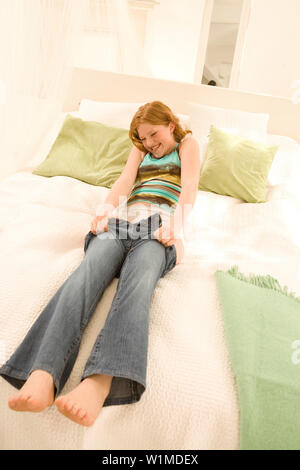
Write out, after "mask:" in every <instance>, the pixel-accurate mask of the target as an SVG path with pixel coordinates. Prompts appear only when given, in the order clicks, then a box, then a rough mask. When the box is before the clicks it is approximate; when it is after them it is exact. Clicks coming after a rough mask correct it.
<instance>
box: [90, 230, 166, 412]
mask: <svg viewBox="0 0 300 470" xmlns="http://www.w3.org/2000/svg"><path fill="white" fill-rule="evenodd" d="M134 225H136V224H134ZM156 228H157V227H154V228H153V231H154V230H156ZM165 266H166V255H165V247H164V246H163V245H162V244H161V243H159V242H158V241H157V240H154V239H152V240H151V239H141V238H139V239H137V240H134V241H133V242H132V245H131V248H130V250H129V251H128V254H127V257H126V260H125V262H124V264H123V266H122V269H121V273H120V279H119V282H118V287H117V291H116V294H115V296H114V299H113V302H112V305H111V308H110V311H109V313H108V316H107V318H106V322H105V325H104V327H103V329H102V330H101V332H100V334H99V335H98V337H97V339H96V342H95V344H94V347H93V349H92V352H91V355H90V357H89V359H88V361H87V363H86V366H85V370H84V372H83V376H82V380H83V379H84V378H85V377H88V376H90V375H93V374H107V375H111V376H113V380H112V384H111V389H110V393H109V395H108V397H107V398H106V400H105V402H104V405H103V406H108V405H120V404H128V403H134V402H136V401H138V400H139V399H140V397H141V395H142V393H143V392H144V390H145V388H146V368H147V350H148V329H149V311H150V306H151V299H152V295H153V291H154V289H155V286H156V284H157V282H158V280H159V279H160V277H161V276H162V274H163V272H164V270H165Z"/></svg>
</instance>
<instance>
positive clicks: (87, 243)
mask: <svg viewBox="0 0 300 470" xmlns="http://www.w3.org/2000/svg"><path fill="white" fill-rule="evenodd" d="M95 236H96V235H94V234H93V232H91V231H90V232H89V233H88V234H87V235H86V236H85V239H84V248H83V249H84V252H86V250H87V247H88V246H89V243H90V241H91V239H92V238H93V237H95Z"/></svg>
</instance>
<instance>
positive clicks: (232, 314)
mask: <svg viewBox="0 0 300 470" xmlns="http://www.w3.org/2000/svg"><path fill="white" fill-rule="evenodd" d="M238 269H239V268H238V266H233V267H232V268H231V269H230V270H228V271H217V272H216V280H217V288H218V293H219V299H220V305H221V308H222V312H223V318H224V328H225V337H226V343H227V346H228V350H229V355H230V359H231V364H232V369H233V373H234V376H235V380H236V385H237V393H238V399H239V407H240V449H243V450H244V449H259V450H270V449H276V450H277V449H278V450H287V449H289V450H296V449H298V450H299V449H300V298H298V297H296V295H295V293H294V292H291V293H289V292H288V289H287V287H284V288H282V287H281V286H280V285H279V282H278V281H277V280H276V279H274V278H273V277H271V276H269V275H267V276H256V275H253V274H250V275H249V277H248V278H246V277H245V276H244V275H243V274H241V273H240V272H239V270H238Z"/></svg>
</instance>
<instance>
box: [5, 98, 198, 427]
mask: <svg viewBox="0 0 300 470" xmlns="http://www.w3.org/2000/svg"><path fill="white" fill-rule="evenodd" d="M188 134H192V131H191V130H189V129H188V130H184V129H183V128H182V127H181V125H180V122H179V119H178V117H177V116H176V115H175V114H174V113H173V112H172V110H171V109H170V108H169V107H168V106H166V105H165V104H164V103H162V102H160V101H153V102H151V103H147V104H145V105H144V106H141V107H140V108H139V109H138V110H137V112H136V113H135V115H134V116H133V119H132V122H131V125H130V130H129V136H130V138H131V140H132V142H133V144H134V146H133V148H132V150H131V152H130V154H129V156H128V160H127V163H126V165H125V167H124V169H123V171H122V173H121V175H120V177H119V178H118V180H117V181H116V182H115V183H114V185H113V187H112V188H111V190H110V191H109V193H108V196H107V198H106V200H105V202H104V204H102V205H101V215H99V214H97V215H96V217H94V218H93V220H92V222H91V230H90V232H89V233H88V234H87V235H86V237H85V243H84V253H85V255H84V257H83V260H82V262H81V263H80V265H79V266H78V268H77V269H76V270H75V271H74V272H73V273H72V274H71V276H70V277H69V278H68V279H67V280H66V281H65V282H64V283H63V284H62V286H61V287H60V288H59V289H58V291H57V292H56V293H55V295H54V296H53V297H52V299H51V300H50V301H49V303H48V304H47V305H46V307H45V308H44V310H43V311H42V313H41V314H40V315H39V317H38V318H37V320H36V321H35V323H34V324H33V326H32V327H31V329H30V330H29V332H28V333H27V335H26V337H25V338H24V340H23V341H22V343H21V344H20V345H19V347H18V348H17V349H16V351H15V352H14V354H13V355H12V356H11V357H10V358H9V360H8V361H7V362H6V363H5V364H4V365H3V366H2V367H1V369H0V375H1V376H2V377H3V378H4V379H5V380H7V381H8V382H9V383H10V384H11V385H13V386H14V387H15V388H17V389H18V393H17V394H15V395H14V396H12V397H11V398H10V399H9V402H8V405H9V407H10V408H11V409H13V410H15V411H32V412H39V411H42V410H44V409H45V408H47V407H49V406H51V405H52V404H53V403H55V405H56V407H57V409H58V411H59V412H61V413H62V414H63V415H64V416H66V417H67V418H69V419H71V420H73V421H75V422H76V423H79V424H82V425H84V426H91V425H92V424H93V423H94V422H95V420H96V418H97V416H98V415H99V413H100V411H101V409H102V407H103V406H109V405H121V404H129V403H135V402H137V401H139V400H140V398H141V395H142V394H143V392H144V391H145V389H146V370H147V347H148V325H149V311H150V304H151V299H152V295H153V292H154V289H155V286H156V284H157V282H158V281H159V279H160V278H161V277H164V276H165V275H166V274H167V273H168V272H169V271H170V270H171V269H173V268H174V266H175V265H176V264H178V263H180V262H181V260H182V257H183V254H184V244H183V238H182V230H183V228H184V224H185V222H186V219H187V217H188V216H189V214H190V212H191V209H192V207H193V204H194V202H195V199H196V196H197V190H198V182H199V176H200V153H199V146H198V143H197V140H196V139H195V138H194V137H192V136H191V135H188ZM124 198H125V199H124ZM120 200H123V201H124V200H125V202H126V204H123V203H120ZM114 277H118V278H119V281H118V286H117V290H116V293H115V296H114V299H113V302H112V305H111V308H110V311H109V313H108V315H107V318H106V322H105V325H104V327H103V329H102V330H101V331H100V333H99V335H98V337H97V339H96V342H95V344H94V346H93V349H92V351H91V354H90V356H89V358H88V361H87V363H86V365H85V368H84V371H83V374H82V378H81V381H80V383H79V384H78V386H77V387H76V388H75V389H74V390H72V391H70V392H69V393H67V394H64V395H63V394H62V395H61V391H62V389H63V387H64V385H65V383H66V381H67V380H68V377H69V376H70V373H71V371H72V369H73V366H74V363H75V360H76V358H77V355H78V352H79V347H80V343H81V338H82V335H83V332H84V330H85V327H86V326H87V324H88V322H89V320H90V318H91V316H92V314H93V312H94V311H95V309H96V307H97V304H98V303H99V301H100V299H101V297H102V295H103V293H104V291H105V289H106V287H107V286H108V285H109V284H110V283H111V282H112V280H113V279H114Z"/></svg>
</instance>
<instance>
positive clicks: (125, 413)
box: [0, 69, 300, 450]
mask: <svg viewBox="0 0 300 470" xmlns="http://www.w3.org/2000/svg"><path fill="white" fill-rule="evenodd" d="M149 85H151V87H149ZM215 88H216V87H207V86H200V85H199V86H196V85H189V84H182V83H176V82H167V81H163V80H155V79H144V78H142V77H129V76H126V75H122V74H110V73H107V72H97V71H87V70H81V69H77V70H76V69H75V70H74V75H73V80H72V86H71V87H70V90H69V95H68V96H67V97H66V102H65V105H64V109H63V111H62V112H61V115H60V116H58V117H57V120H56V121H55V122H54V123H53V127H52V128H51V129H49V133H48V135H47V137H46V138H45V139H44V141H43V143H42V145H41V146H40V147H39V148H38V149H37V151H36V153H35V155H33V158H32V160H31V161H29V162H28V164H26V166H24V167H23V168H20V170H19V171H17V172H16V173H14V174H13V175H11V176H9V177H7V178H5V179H4V180H3V181H2V182H1V183H0V212H1V218H0V220H1V227H0V228H1V232H0V234H1V247H2V251H1V269H2V276H1V279H2V282H1V284H0V289H1V292H0V298H1V313H0V321H1V328H0V363H1V364H2V363H3V362H5V360H6V359H8V357H9V356H10V355H11V353H12V352H13V351H14V349H15V348H16V346H17V345H18V344H19V343H20V342H21V341H22V339H23V337H24V336H25V334H26V332H27V331H28V329H29V328H30V326H31V325H32V324H33V322H34V321H35V319H36V318H37V317H38V315H39V314H40V312H41V311H42V309H43V308H44V306H45V305H46V303H47V302H48V301H49V300H50V299H51V297H52V296H53V295H54V293H55V292H56V291H57V289H58V288H59V287H60V285H61V284H62V283H63V282H64V281H65V280H66V279H67V278H68V277H69V276H70V274H71V273H72V272H73V271H74V269H76V267H77V266H78V265H79V264H80V262H81V260H82V258H83V256H84V251H83V244H84V239H85V236H86V234H87V232H88V231H89V230H90V223H91V220H92V218H93V217H94V215H95V211H96V207H97V206H98V205H99V204H101V202H103V201H104V200H105V197H106V196H107V193H108V191H109V189H108V188H106V187H101V186H95V185H91V184H87V183H85V182H83V181H80V180H78V179H75V178H70V177H68V176H54V177H49V178H46V177H43V176H39V175H36V174H33V173H32V172H33V170H34V169H35V168H36V166H37V165H38V164H39V163H40V162H42V161H43V160H44V159H45V157H46V155H47V153H48V152H49V149H50V148H51V145H52V144H53V142H54V140H55V138H56V136H57V134H58V132H59V130H60V128H61V126H62V123H63V122H64V119H65V117H66V116H67V115H68V114H71V115H73V116H77V117H81V118H82V119H91V120H93V119H94V118H95V115H93V113H95V112H96V111H95V110H96V108H93V106H90V107H88V105H89V104H90V105H91V103H89V100H94V101H95V102H97V103H98V104H99V102H106V103H111V104H112V102H114V103H115V106H118V105H120V103H121V104H122V103H123V105H124V104H125V103H127V104H130V106H129V105H128V106H127V107H126V106H125V107H124V106H123V107H121V108H119V112H118V118H119V121H118V123H117V124H116V120H115V117H116V109H117V108H114V107H113V106H110V107H109V106H108V107H106V108H105V106H104V107H103V110H104V111H103V112H104V114H103V115H102V116H101V118H100V121H101V119H102V117H103V118H104V119H106V123H107V124H108V125H119V126H121V127H122V126H123V127H124V128H126V126H128V121H129V119H130V115H131V114H130V113H131V110H132V109H133V108H132V106H134V104H135V103H136V104H139V103H145V102H148V101H151V100H153V99H161V100H162V101H164V102H166V103H167V104H169V105H170V106H171V107H173V109H174V111H175V112H177V113H178V114H180V113H181V114H182V115H184V116H185V117H186V119H189V117H190V115H188V114H187V111H188V109H191V108H188V107H187V101H191V102H194V103H198V104H204V105H206V106H210V105H211V106H212V107H213V106H217V103H218V106H219V108H223V112H221V114H218V115H216V116H213V117H212V119H214V118H215V121H214V123H215V125H216V126H220V127H222V128H223V129H233V128H234V127H235V126H236V123H237V122H239V123H240V129H241V131H242V134H243V132H244V135H248V134H247V132H248V131H250V132H254V134H255V132H256V134H255V135H254V134H253V136H254V137H255V138H257V139H262V141H263V142H264V143H265V144H267V145H274V146H278V151H277V153H276V156H275V158H274V161H273V163H272V167H271V170H270V172H269V174H268V183H267V198H266V202H264V203H245V202H244V201H242V200H240V199H238V198H234V197H231V196H227V195H220V194H216V193H213V192H211V191H201V190H199V191H198V194H197V199H196V202H195V205H194V208H193V217H191V218H190V220H189V222H188V226H187V227H186V230H185V255H184V259H183V262H182V263H181V264H179V265H177V266H176V267H175V268H174V269H173V270H172V271H170V272H169V273H168V275H167V276H165V277H164V278H161V279H160V280H159V282H158V284H157V287H156V289H155V293H154V296H153V298H152V303H151V311H150V329H149V349H148V370H147V389H146V392H145V393H144V394H143V396H142V398H141V400H140V402H138V403H136V404H133V405H123V406H114V407H106V408H103V409H102V411H101V413H100V415H99V417H98V419H97V421H96V422H95V424H94V425H93V426H92V427H91V428H85V427H81V426H79V425H77V424H75V423H73V422H71V421H69V420H67V419H66V418H65V417H63V416H62V415H61V414H60V413H59V412H58V411H57V409H56V407H55V406H52V407H51V408H49V409H47V410H45V411H43V412H42V413H16V412H14V411H12V410H10V409H9V408H8V406H7V401H8V398H9V397H10V396H11V395H12V393H14V391H15V389H14V388H13V387H12V386H11V385H9V384H8V383H7V382H6V381H4V380H3V379H0V409H1V420H0V448H1V449H58V450H65V449H76V450H88V449H95V450H108V449H110V450H113V449H148V450H151V449H164V450H173V449H178V450H183V449H201V450H208V449H215V450H216V449H220V450H221V449H222V450H223V449H224V450H225V449H239V448H240V444H239V437H240V416H239V400H238V395H237V389H236V385H235V378H234V374H233V370H232V366H231V361H230V356H229V352H228V348H227V346H226V340H225V335H224V324H223V315H222V309H221V306H220V301H219V297H218V291H217V285H216V277H215V274H216V271H217V270H224V269H229V268H230V267H231V266H233V265H238V266H239V267H240V269H241V270H242V271H243V272H245V273H249V272H256V273H261V274H270V275H272V276H274V277H275V278H277V279H278V280H279V282H280V283H282V284H283V285H287V286H288V287H289V289H291V291H294V292H296V293H297V294H298V295H300V289H299V285H300V263H299V254H300V228H299V214H300V189H299V183H298V182H299V179H300V142H299V141H297V134H296V128H297V125H298V124H297V120H296V114H297V113H298V115H299V109H298V107H297V106H296V105H294V107H293V106H292V104H291V103H288V100H284V99H282V98H275V97H267V96H262V95H261V96H260V95H254V94H247V93H243V92H237V91H235V92H234V91H232V90H226V89H223V90H220V89H218V90H216V89H215ZM150 89H151V92H149V90H150ZM121 95H122V97H121ZM248 95H251V96H250V97H249V96H248ZM233 96H234V99H233ZM164 97H165V99H164ZM180 97H181V98H180ZM183 97H184V98H183ZM230 103H231V104H230ZM232 103H234V105H233V104H232ZM97 109H99V107H98V108H97ZM280 109H285V110H286V111H287V110H290V111H291V112H290V113H289V114H288V116H289V119H288V122H286V120H282V114H283V113H281V117H279V114H280V113H279V112H278V111H279V110H280ZM120 110H121V111H120ZM196 111H197V109H196ZM196 111H195V108H194V112H196ZM206 111H210V112H213V111H214V110H213V109H211V110H207V109H206ZM202 112H203V108H202ZM105 113H106V114H105ZM239 113H240V114H239ZM254 113H256V114H257V115H256V116H255V115H254ZM283 121H284V124H283ZM198 122H199V121H198ZM298 122H299V120H298ZM188 123H190V122H189V121H188ZM202 124H203V125H204V122H203V123H202ZM209 124H211V121H209V122H207V123H205V125H209ZM243 126H244V127H243ZM191 128H192V130H193V132H194V133H195V135H196V134H197V135H196V136H198V137H199V145H200V150H201V159H203V157H204V154H205V151H206V146H207V141H206V140H205V136H206V132H207V129H205V130H204V131H203V132H204V134H203V135H200V134H199V133H198V130H199V129H200V130H201V129H202V127H201V126H200V127H199V129H198V130H197V132H196V131H195V129H196V126H194V127H193V126H192V127H191ZM200 130H199V132H200ZM202 130H203V129H202ZM203 136H204V137H203ZM202 137H203V138H202ZM117 283H118V279H117V278H115V279H114V280H113V282H112V283H111V284H110V285H109V287H108V288H107V290H106V292H105V294H104V295H103V297H102V299H101V301H100V302H99V304H98V306H97V308H96V310H95V313H94V315H93V318H92V320H91V322H90V324H89V325H88V327H87V329H86V330H85V332H84V336H83V341H82V345H81V348H80V351H79V355H78V358H77V361H76V363H75V366H74V369H73V371H72V373H71V376H70V378H69V380H68V382H67V384H66V386H65V389H64V393H67V392H68V391H70V390H71V389H73V388H74V387H75V386H76V385H77V384H78V383H79V380H80V377H81V373H82V370H83V368H84V364H85V362H86V360H87V358H88V356H89V352H90V350H91V348H92V345H93V344H94V341H95V339H96V336H97V334H98V332H99V330H100V329H101V328H102V327H103V326H104V322H105V318H106V315H107V313H108V311H109V308H110V305H111V302H112V299H113V296H114V293H115V290H116V287H117Z"/></svg>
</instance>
